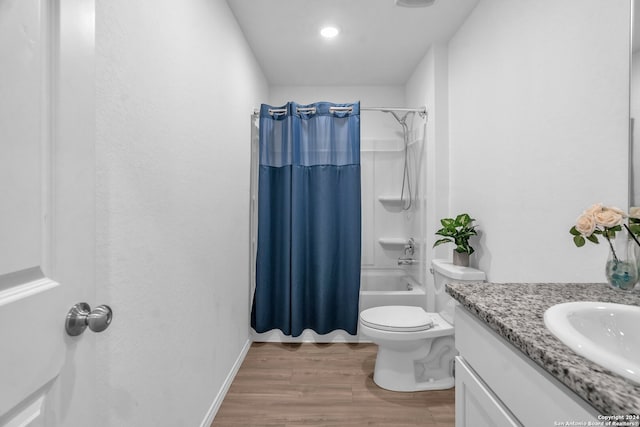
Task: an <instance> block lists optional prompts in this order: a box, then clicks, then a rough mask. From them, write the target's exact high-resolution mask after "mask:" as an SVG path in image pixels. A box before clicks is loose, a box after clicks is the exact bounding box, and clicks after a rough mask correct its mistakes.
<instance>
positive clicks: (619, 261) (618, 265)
mask: <svg viewBox="0 0 640 427" xmlns="http://www.w3.org/2000/svg"><path fill="white" fill-rule="evenodd" d="M611 243H614V242H611ZM635 246H636V243H635V242H634V241H632V240H629V241H626V242H625V244H619V245H616V246H615V249H614V246H613V245H609V258H607V265H606V268H605V274H606V276H607V282H608V283H609V286H611V287H612V288H614V289H620V290H622V291H630V290H632V289H633V288H634V287H635V286H636V283H637V282H638V263H637V261H636V255H635V254H636V249H635Z"/></svg>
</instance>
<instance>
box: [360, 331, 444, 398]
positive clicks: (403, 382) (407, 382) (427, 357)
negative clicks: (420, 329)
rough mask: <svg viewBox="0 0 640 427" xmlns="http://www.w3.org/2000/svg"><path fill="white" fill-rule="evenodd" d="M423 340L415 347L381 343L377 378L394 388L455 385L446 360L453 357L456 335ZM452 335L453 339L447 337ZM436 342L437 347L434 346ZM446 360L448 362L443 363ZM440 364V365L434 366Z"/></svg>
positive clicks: (407, 390) (392, 389)
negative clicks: (454, 336) (454, 337)
mask: <svg viewBox="0 0 640 427" xmlns="http://www.w3.org/2000/svg"><path fill="white" fill-rule="evenodd" d="M443 338H444V339H442V338H441V339H436V340H435V341H436V342H435V343H433V341H434V340H433V339H425V340H420V343H419V345H417V346H416V345H415V343H413V344H414V345H413V346H412V348H407V347H404V348H402V347H400V348H398V346H397V343H396V345H395V346H393V347H387V346H384V345H378V355H377V357H376V365H375V369H374V373H373V382H375V383H376V385H378V386H379V387H381V388H384V389H386V390H391V391H401V392H412V391H425V390H444V389H449V388H452V387H453V386H454V382H455V381H454V378H453V375H451V373H452V372H451V369H449V366H448V365H449V363H446V362H445V361H446V360H453V356H454V352H455V349H454V348H453V339H452V337H443ZM447 338H449V339H447ZM432 343H433V348H431V347H432ZM443 362H444V363H445V364H446V365H447V366H441V365H442V364H443ZM436 366H440V369H437V368H436V369H433V368H435V367H436Z"/></svg>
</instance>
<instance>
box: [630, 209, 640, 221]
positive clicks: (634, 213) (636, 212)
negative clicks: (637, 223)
mask: <svg viewBox="0 0 640 427" xmlns="http://www.w3.org/2000/svg"><path fill="white" fill-rule="evenodd" d="M629 217H630V218H635V219H640V206H633V207H631V208H629Z"/></svg>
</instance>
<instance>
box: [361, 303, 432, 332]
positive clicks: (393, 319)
mask: <svg viewBox="0 0 640 427" xmlns="http://www.w3.org/2000/svg"><path fill="white" fill-rule="evenodd" d="M360 320H361V321H362V323H363V324H364V325H366V326H369V327H371V328H375V329H382V330H385V331H398V332H413V331H424V330H427V329H430V328H432V327H433V326H434V325H433V319H432V316H430V315H429V313H427V312H426V311H424V310H423V309H422V308H421V307H411V306H405V305H385V306H382V307H373V308H368V309H366V310H364V311H362V312H361V313H360Z"/></svg>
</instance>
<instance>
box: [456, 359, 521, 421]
mask: <svg viewBox="0 0 640 427" xmlns="http://www.w3.org/2000/svg"><path fill="white" fill-rule="evenodd" d="M518 426H522V424H520V423H519V422H518V421H516V419H515V417H513V415H512V414H511V413H510V412H509V411H508V410H507V409H506V408H505V407H504V406H503V405H502V403H501V402H500V401H499V400H498V399H497V398H496V397H495V396H494V395H493V393H492V392H491V390H489V389H488V388H487V387H486V386H485V385H484V384H483V383H482V381H481V380H480V379H479V378H478V377H477V376H476V375H475V374H474V373H473V371H472V370H471V369H470V368H469V367H468V366H467V365H466V363H465V362H464V359H462V358H461V357H460V356H458V357H456V427H518Z"/></svg>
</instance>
